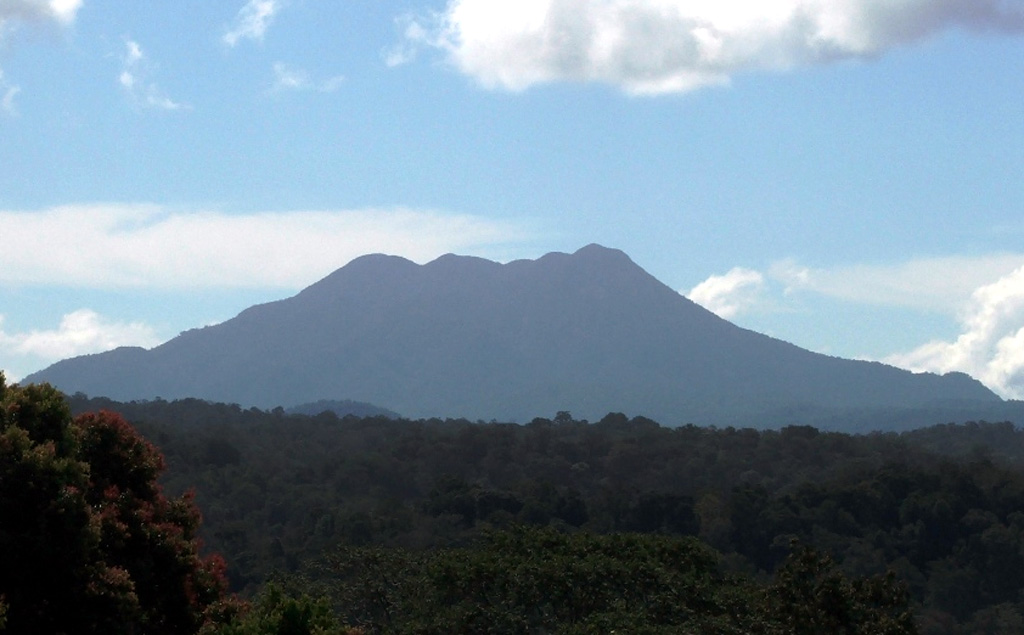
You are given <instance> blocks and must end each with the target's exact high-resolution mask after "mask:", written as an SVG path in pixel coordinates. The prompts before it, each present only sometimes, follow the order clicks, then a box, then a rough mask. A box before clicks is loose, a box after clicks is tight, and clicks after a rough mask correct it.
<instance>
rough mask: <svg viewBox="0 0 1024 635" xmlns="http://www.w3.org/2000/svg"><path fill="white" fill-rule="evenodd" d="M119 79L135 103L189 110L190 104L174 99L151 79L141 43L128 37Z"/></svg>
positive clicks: (162, 108) (159, 107)
mask: <svg viewBox="0 0 1024 635" xmlns="http://www.w3.org/2000/svg"><path fill="white" fill-rule="evenodd" d="M124 44H125V54H124V56H123V57H122V58H121V74H120V75H118V77H117V81H118V83H119V84H120V85H121V88H123V89H124V90H125V92H126V93H128V95H129V96H130V97H131V98H132V100H133V101H135V103H137V104H139V105H142V106H145V107H148V108H158V109H160V110H188V109H189V108H190V107H189V105H188V104H183V103H181V102H177V101H174V100H173V99H171V98H170V97H168V96H167V95H166V94H164V92H163V91H162V90H161V89H160V87H159V86H158V85H157V83H156V82H154V81H152V80H150V79H149V72H150V71H149V65H148V62H147V59H146V55H145V54H144V53H143V52H142V47H141V46H139V43H138V42H136V41H134V40H130V39H126V40H125V42H124Z"/></svg>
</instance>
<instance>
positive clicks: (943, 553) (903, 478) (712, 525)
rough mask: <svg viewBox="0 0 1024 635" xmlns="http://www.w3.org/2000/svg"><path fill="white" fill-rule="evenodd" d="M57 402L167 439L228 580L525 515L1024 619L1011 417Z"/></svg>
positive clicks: (931, 627)
mask: <svg viewBox="0 0 1024 635" xmlns="http://www.w3.org/2000/svg"><path fill="white" fill-rule="evenodd" d="M72 404H73V407H74V408H75V410H76V411H82V410H95V409H98V408H116V409H118V410H120V411H121V412H123V413H124V414H125V416H126V417H127V418H128V419H129V420H131V421H132V422H134V423H135V424H136V425H137V426H138V428H139V430H140V431H142V432H143V434H144V435H146V436H147V437H148V438H150V439H151V440H153V442H154V443H156V445H157V446H158V447H160V448H161V449H162V450H163V451H164V453H165V455H166V458H167V462H168V465H169V471H168V474H167V477H166V487H167V488H168V490H169V491H170V492H172V493H178V492H181V491H184V490H185V489H187V488H195V490H196V500H197V502H198V504H199V506H200V508H201V509H202V510H203V513H204V517H205V523H206V524H205V531H206V539H207V544H208V545H209V547H210V548H212V549H214V550H217V551H220V552H222V553H223V554H224V555H225V557H226V559H227V561H228V574H229V578H230V580H231V583H232V585H233V586H234V587H235V588H236V589H255V588H256V587H258V586H259V585H261V584H262V583H263V582H264V581H265V580H267V579H268V577H270V576H272V574H273V572H274V571H285V572H291V573H301V572H307V573H308V572H309V570H310V569H309V566H310V565H309V563H310V562H312V561H316V560H317V559H322V558H323V556H324V554H325V553H330V552H331V550H333V549H337V548H339V547H345V546H347V547H349V548H354V547H359V546H363V547H370V546H373V547H380V548H393V549H398V550H399V551H397V552H395V553H419V552H421V550H423V549H427V548H437V547H446V548H451V547H459V546H465V545H469V544H474V543H473V541H474V540H475V539H477V538H479V537H480V536H481V535H482V532H486V531H487V530H491V529H508V528H513V527H516V526H519V525H527V526H536V527H550V528H553V529H554V530H556V531H559V532H566V533H570V534H572V533H576V532H581V531H586V532H588V533H596V534H611V533H621V532H640V533H654V534H666V535H690V536H696V537H698V538H700V539H701V540H703V541H705V542H706V543H707V544H708V545H710V546H711V547H713V548H714V549H716V550H718V551H719V552H721V553H722V554H723V566H724V567H725V571H731V572H734V573H742V574H745V575H750V576H753V577H754V578H761V579H766V578H767V577H768V576H769V575H770V574H771V573H772V572H773V571H775V570H776V569H777V567H778V566H779V565H780V564H781V563H783V562H784V561H785V558H786V557H787V554H789V553H790V550H791V546H792V544H794V540H795V541H797V542H799V543H803V544H807V545H811V546H813V547H815V548H818V549H821V550H824V551H825V552H827V553H828V554H831V555H832V556H833V557H834V558H835V560H836V561H837V562H838V563H839V565H840V566H841V567H842V569H843V570H844V571H845V572H846V573H847V574H848V575H852V576H872V575H877V574H882V573H884V572H886V571H887V570H888V571H893V572H894V573H895V574H896V575H897V577H898V578H899V579H900V580H902V581H904V582H905V583H906V585H907V587H908V589H909V591H910V594H911V598H912V602H913V605H914V607H915V611H916V615H917V621H918V624H919V625H920V627H921V630H922V632H925V633H983V632H1012V631H1014V630H1015V629H1018V627H1024V620H1022V616H1024V607H1022V606H1021V603H1020V601H1021V600H1020V597H1021V594H1022V592H1024V555H1022V554H1024V472H1022V468H1021V465H1022V459H1024V433H1022V432H1021V431H1020V430H1018V429H1016V428H1015V427H1014V426H1013V425H1012V424H989V423H976V424H968V425H941V426H935V427H931V428H927V429H923V430H919V431H914V432H911V433H904V434H902V435H899V434H895V433H886V434H880V433H876V434H867V435H848V434H841V433H832V432H829V433H825V432H820V431H818V430H816V429H814V428H810V427H788V428H783V429H781V430H766V431H757V430H753V429H734V428H723V429H716V428H702V427H696V426H685V427H681V428H675V429H670V428H665V427H662V426H660V425H658V424H657V423H656V422H654V421H651V420H648V419H644V418H640V417H637V418H629V417H627V416H625V415H622V414H617V413H612V414H609V415H607V416H606V417H604V418H602V419H601V420H600V421H597V422H593V423H588V422H585V421H577V420H574V419H573V417H572V416H571V415H570V414H569V413H567V412H559V413H557V414H556V415H555V416H554V417H553V418H552V419H550V420H549V419H535V420H534V421H532V422H531V423H529V424H526V425H517V424H501V423H493V422H492V423H483V422H476V423H474V422H469V421H466V420H437V419H432V420H418V421H410V420H390V419H385V418H357V417H345V418H338V417H337V416H335V415H333V414H331V413H325V414H322V415H319V416H316V417H307V416H290V415H286V414H285V413H284V412H283V411H282V410H280V409H278V410H275V411H272V412H265V411H261V410H257V409H250V410H245V409H242V408H239V407H238V406H228V405H222V404H208V403H206V402H202V401H199V400H184V401H177V402H166V401H154V402H147V403H131V404H116V403H111V402H107V401H104V400H87V399H85V398H81V397H80V398H78V399H73V400H72ZM997 626H998V628H1002V629H1004V631H993V630H991V629H993V628H996V627H997ZM1005 629H1010V630H1009V631H1006V630H1005Z"/></svg>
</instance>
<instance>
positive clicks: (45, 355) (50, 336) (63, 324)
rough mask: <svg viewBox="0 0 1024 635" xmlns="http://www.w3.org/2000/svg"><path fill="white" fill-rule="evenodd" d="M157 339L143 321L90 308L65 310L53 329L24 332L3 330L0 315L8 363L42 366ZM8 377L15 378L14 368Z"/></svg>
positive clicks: (0, 343) (1, 348) (0, 344)
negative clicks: (113, 316) (117, 317)
mask: <svg viewBox="0 0 1024 635" xmlns="http://www.w3.org/2000/svg"><path fill="white" fill-rule="evenodd" d="M159 343H160V339H159V338H158V337H157V335H156V333H155V331H154V330H153V329H152V328H151V327H149V326H147V325H146V324H143V323H141V322H130V323H124V322H112V321H110V320H107V319H106V318H104V317H103V316H101V315H99V314H97V313H96V312H95V311H92V310H90V309H79V310H78V311H74V312H72V313H68V314H67V315H65V316H64V317H63V318H62V319H61V321H60V325H59V326H57V328H55V329H50V330H32V331H27V332H23V333H6V332H5V331H4V328H3V316H2V315H0V353H2V354H3V357H4V358H5V360H6V363H8V364H10V363H12V362H14V361H15V360H19V358H20V360H19V361H29V362H31V363H32V364H33V365H35V366H43V365H47V364H50V363H53V362H56V361H59V360H61V359H65V358H67V357H74V356H76V355H86V354H89V353H99V352H101V351H107V350H110V349H112V348H117V347H118V346H144V347H152V346H156V345H157V344H159ZM7 370H10V369H7ZM8 379H10V380H12V381H14V380H16V379H17V378H16V377H14V376H13V371H12V376H10V377H8Z"/></svg>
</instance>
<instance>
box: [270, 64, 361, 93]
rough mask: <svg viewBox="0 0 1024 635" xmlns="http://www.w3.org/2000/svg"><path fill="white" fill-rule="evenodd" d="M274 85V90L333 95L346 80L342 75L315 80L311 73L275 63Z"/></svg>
mask: <svg viewBox="0 0 1024 635" xmlns="http://www.w3.org/2000/svg"><path fill="white" fill-rule="evenodd" d="M273 68H274V85H273V86H272V90H273V91H275V92H280V91H316V92H319V93H333V92H334V91H336V90H338V88H339V87H340V86H341V84H342V83H343V82H344V81H345V78H344V77H343V76H341V75H335V76H334V77H328V78H327V79H323V80H314V79H313V78H312V77H310V75H309V73H307V72H306V71H304V70H302V69H301V68H292V67H290V66H288V65H287V64H285V63H284V62H275V63H274V67H273Z"/></svg>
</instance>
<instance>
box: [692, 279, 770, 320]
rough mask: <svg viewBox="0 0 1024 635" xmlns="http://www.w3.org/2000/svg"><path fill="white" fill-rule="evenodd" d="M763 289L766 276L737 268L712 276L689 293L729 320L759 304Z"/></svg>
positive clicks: (704, 305) (694, 298)
mask: <svg viewBox="0 0 1024 635" xmlns="http://www.w3.org/2000/svg"><path fill="white" fill-rule="evenodd" d="M763 289H764V276H763V275H762V274H761V273H760V272H758V271H754V270H752V269H744V268H743V267H735V268H734V269H732V270H730V271H729V272H728V273H726V274H725V275H721V276H711V277H709V278H708V279H707V280H705V281H704V282H701V283H700V284H698V285H697V286H695V287H694V288H692V289H690V291H689V292H688V293H686V294H685V295H686V296H687V297H689V298H690V299H691V300H693V301H694V302H696V303H697V304H699V305H701V306H703V307H704V308H705V309H707V310H709V311H711V312H712V313H715V314H717V315H718V316H719V317H723V318H725V319H727V320H728V319H731V318H733V317H735V316H737V315H738V314H740V313H741V312H743V311H744V310H746V309H749V308H750V307H752V306H754V305H755V304H757V302H758V300H759V296H760V295H761V293H762V291H763Z"/></svg>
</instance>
